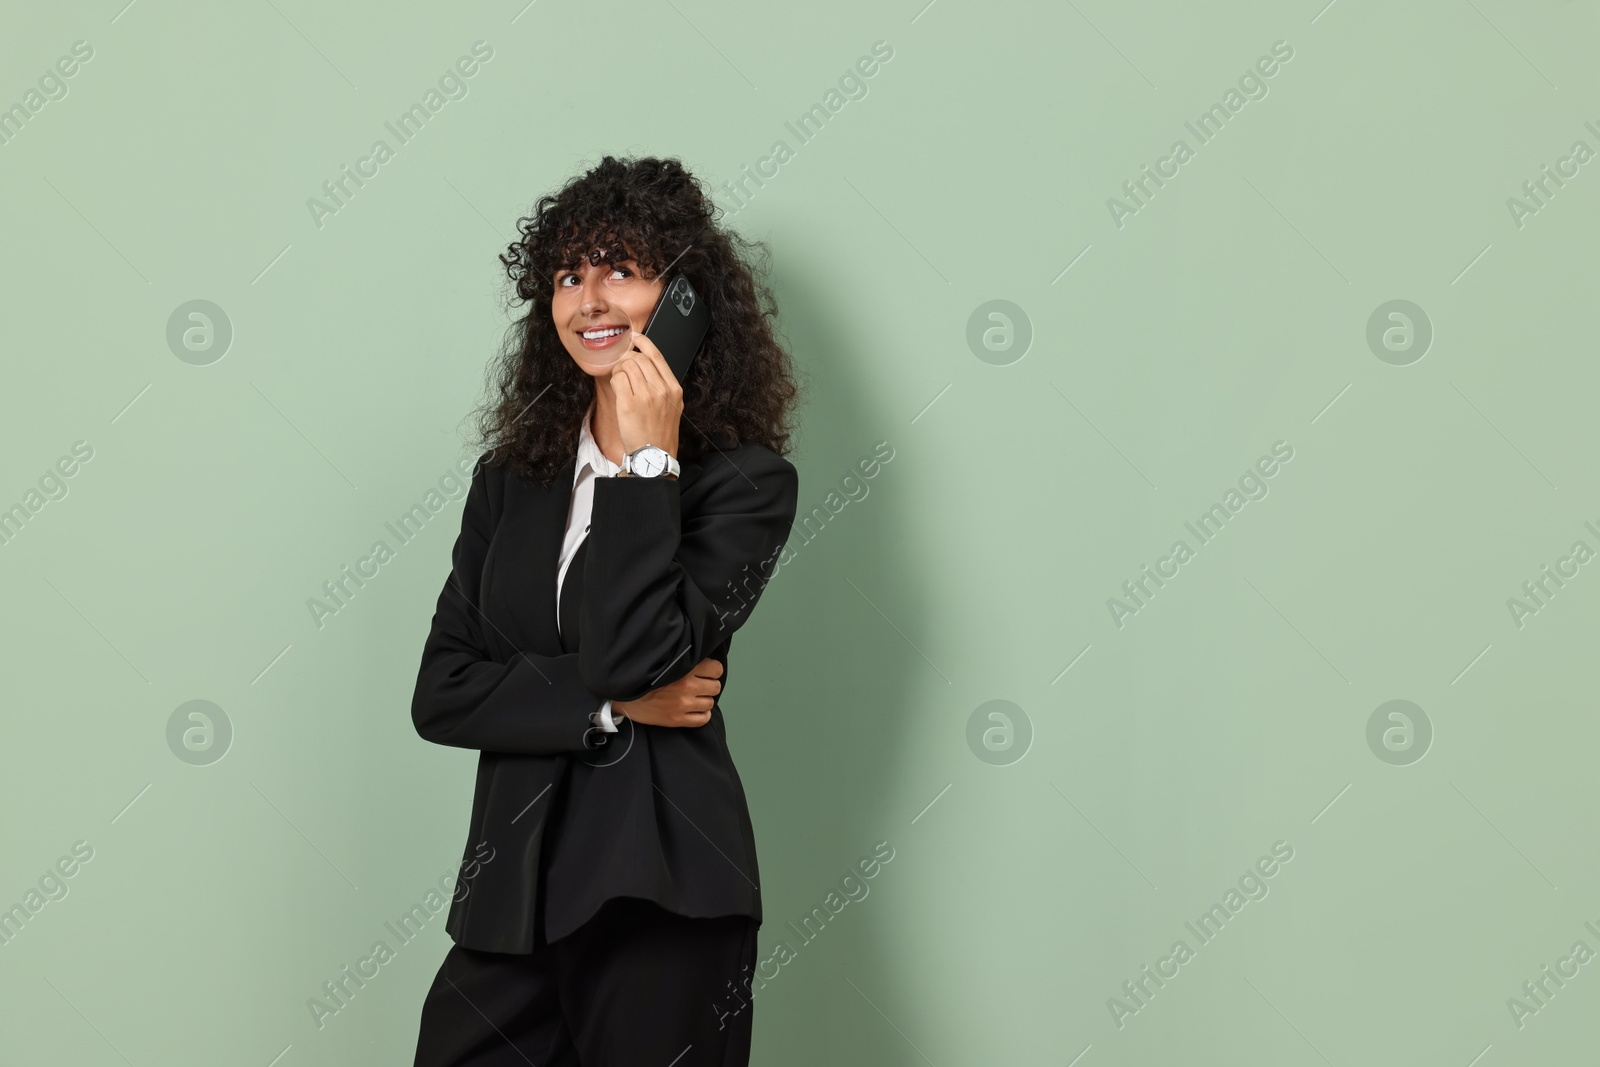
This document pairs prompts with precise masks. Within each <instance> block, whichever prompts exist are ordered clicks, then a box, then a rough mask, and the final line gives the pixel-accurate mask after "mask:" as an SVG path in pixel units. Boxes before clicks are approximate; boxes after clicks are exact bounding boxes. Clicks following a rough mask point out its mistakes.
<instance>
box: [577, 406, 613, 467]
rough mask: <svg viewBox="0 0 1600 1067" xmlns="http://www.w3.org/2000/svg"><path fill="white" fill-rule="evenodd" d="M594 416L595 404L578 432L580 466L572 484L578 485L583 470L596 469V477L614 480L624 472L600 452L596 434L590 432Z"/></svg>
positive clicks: (586, 414) (585, 415) (585, 416)
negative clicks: (585, 468)
mask: <svg viewBox="0 0 1600 1067" xmlns="http://www.w3.org/2000/svg"><path fill="white" fill-rule="evenodd" d="M593 416H594V404H593V403H591V404H590V405H589V410H588V411H587V412H586V413H585V414H584V416H583V426H582V428H581V429H579V430H578V465H577V468H576V469H575V470H574V471H573V474H572V484H574V485H576V484H578V479H579V478H580V477H582V476H583V468H584V467H586V466H588V467H592V468H594V473H595V475H596V476H598V477H601V478H612V477H615V476H616V475H617V473H618V472H619V471H621V470H622V468H621V467H619V466H618V465H617V464H615V463H613V462H611V460H609V459H607V458H606V454H605V453H604V452H602V451H600V446H599V445H597V444H595V440H594V434H592V433H591V432H590V431H589V420H590V419H591V418H592V417H593Z"/></svg>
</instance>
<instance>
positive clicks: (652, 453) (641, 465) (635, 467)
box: [622, 445, 679, 478]
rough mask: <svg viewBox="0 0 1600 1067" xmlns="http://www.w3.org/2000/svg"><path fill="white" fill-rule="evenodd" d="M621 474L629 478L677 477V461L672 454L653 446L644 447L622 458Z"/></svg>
mask: <svg viewBox="0 0 1600 1067" xmlns="http://www.w3.org/2000/svg"><path fill="white" fill-rule="evenodd" d="M622 473H623V474H626V475H627V476H629V477H630V478H663V477H665V476H667V475H669V474H670V475H672V476H673V477H674V478H676V477H678V474H679V469H678V461H677V460H676V459H674V458H673V457H672V453H670V452H668V451H667V450H666V449H664V448H658V447H657V446H655V445H644V446H643V447H641V448H636V449H634V450H633V451H632V452H628V453H625V454H624V455H623V457H622Z"/></svg>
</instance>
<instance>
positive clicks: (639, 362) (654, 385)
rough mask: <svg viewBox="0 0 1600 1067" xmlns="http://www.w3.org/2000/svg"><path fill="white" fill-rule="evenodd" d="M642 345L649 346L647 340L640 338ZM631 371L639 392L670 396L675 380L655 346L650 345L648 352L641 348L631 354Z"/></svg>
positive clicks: (670, 369)
mask: <svg viewBox="0 0 1600 1067" xmlns="http://www.w3.org/2000/svg"><path fill="white" fill-rule="evenodd" d="M640 340H641V341H643V344H650V342H649V341H648V340H644V338H643V337H642V335H641V338H640ZM632 355H633V359H632V364H633V366H632V369H633V371H634V372H635V373H636V374H637V375H638V382H637V384H638V385H639V386H640V388H641V390H642V391H643V392H645V393H649V394H658V395H661V396H670V395H671V394H672V389H673V386H675V385H676V384H677V381H678V380H677V379H676V378H674V377H673V376H672V368H670V367H668V366H667V361H666V358H665V357H663V356H662V355H661V351H660V350H659V349H657V348H656V346H655V345H650V349H649V351H645V350H644V349H643V347H642V346H641V348H640V350H639V351H638V352H635V353H632Z"/></svg>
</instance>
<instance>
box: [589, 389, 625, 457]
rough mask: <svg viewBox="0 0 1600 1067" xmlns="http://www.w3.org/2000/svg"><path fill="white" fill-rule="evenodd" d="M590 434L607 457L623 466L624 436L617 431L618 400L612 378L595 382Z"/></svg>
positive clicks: (590, 415) (590, 416)
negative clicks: (612, 387) (612, 385)
mask: <svg viewBox="0 0 1600 1067" xmlns="http://www.w3.org/2000/svg"><path fill="white" fill-rule="evenodd" d="M589 434H590V436H592V437H593V438H594V443H595V444H597V445H599V446H600V451H601V452H603V453H604V454H605V457H606V458H607V459H609V460H610V461H611V462H613V463H615V464H616V465H617V466H619V467H620V466H622V434H621V432H620V431H619V430H618V429H617V400H616V394H615V393H613V392H612V391H611V379H610V378H596V379H595V380H594V406H593V407H592V408H591V409H590V411H589Z"/></svg>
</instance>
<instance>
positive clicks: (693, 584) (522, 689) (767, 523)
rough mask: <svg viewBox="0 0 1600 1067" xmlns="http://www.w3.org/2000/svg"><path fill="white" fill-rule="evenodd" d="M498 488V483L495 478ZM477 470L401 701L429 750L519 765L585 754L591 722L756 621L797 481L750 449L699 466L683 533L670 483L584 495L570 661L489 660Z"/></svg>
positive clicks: (768, 456)
mask: <svg viewBox="0 0 1600 1067" xmlns="http://www.w3.org/2000/svg"><path fill="white" fill-rule="evenodd" d="M493 476H494V477H504V476H505V475H504V474H502V473H497V474H495V475H493ZM490 477H491V475H490V473H489V472H488V470H487V469H486V468H485V467H484V466H483V464H482V462H481V461H480V463H479V465H478V468H477V469H476V471H475V472H474V474H473V478H472V485H471V488H470V489H469V490H468V492H467V499H466V503H465V506H464V509H463V513H462V517H461V533H460V535H459V536H458V537H457V538H456V543H455V548H454V550H453V552H452V557H451V560H452V566H451V572H450V575H449V576H448V577H447V578H446V580H445V584H444V589H443V590H442V591H441V592H440V594H439V601H438V606H437V608H436V609H435V611H434V616H433V624H432V628H431V630H430V631H429V634H428V638H427V641H426V642H425V644H424V646H423V650H422V665H421V669H420V670H419V672H418V676H417V686H416V690H415V693H414V695H413V697H412V703H411V718H412V722H413V724H414V725H415V726H416V729H417V733H418V734H420V735H421V736H422V737H423V738H425V739H426V740H429V741H432V742H434V743H436V744H441V745H451V746H455V747H459V748H476V749H482V750H487V751H498V752H512V753H519V754H523V755H551V754H557V753H562V752H575V751H581V750H585V749H588V748H590V747H591V744H590V742H589V740H588V738H589V736H590V731H591V729H593V727H592V723H591V720H590V714H591V713H592V712H594V711H595V710H596V709H598V708H599V706H600V704H601V702H602V701H604V700H607V699H611V700H634V699H637V698H639V697H641V696H643V695H644V694H646V693H648V692H650V691H651V690H653V689H656V688H658V687H660V686H663V685H666V684H668V683H670V682H673V681H676V680H677V679H678V678H681V677H683V676H684V675H686V674H688V673H689V672H690V670H691V669H693V668H694V666H695V665H696V664H697V663H699V662H700V661H701V660H702V659H703V658H705V655H706V653H707V652H709V651H710V650H711V649H714V648H716V647H717V646H718V645H720V644H721V643H722V642H723V641H724V640H725V639H726V638H727V637H728V636H729V635H730V634H731V633H732V632H733V631H734V630H737V629H738V628H739V626H741V625H742V624H743V623H744V621H745V620H746V619H748V618H749V617H750V613H751V612H752V611H753V610H754V607H755V600H756V598H758V597H759V595H760V592H761V588H762V586H764V584H765V576H766V575H769V574H770V572H771V566H772V560H773V558H774V557H775V555H776V553H777V552H778V550H779V549H780V548H781V547H782V546H783V544H784V542H785V541H786V540H787V538H788V535H789V529H790V524H791V523H792V522H793V521H794V515H795V509H796V501H797V497H798V485H799V483H798V476H797V474H796V472H795V469H794V467H793V466H792V465H791V464H790V463H789V462H788V461H787V460H785V459H783V458H782V457H781V456H777V455H775V454H774V453H772V452H770V451H769V450H767V449H765V448H762V447H760V446H755V445H747V446H743V447H741V448H739V449H736V450H734V451H733V452H730V453H724V454H720V455H717V456H713V457H711V458H709V459H708V460H707V462H706V465H705V469H704V470H703V471H702V472H701V474H700V476H699V477H698V478H697V479H696V480H695V481H694V483H693V484H692V486H691V489H690V491H691V492H692V493H694V494H695V495H696V497H697V498H699V502H698V504H697V506H696V507H695V509H694V513H693V515H692V516H691V517H690V519H689V520H688V522H687V523H685V522H684V521H683V520H682V489H681V483H679V482H677V481H672V480H668V479H659V478H602V479H598V480H597V481H596V482H595V494H594V508H593V512H592V515H591V518H590V529H589V535H588V537H589V547H588V550H587V553H586V555H587V557H588V558H587V560H586V563H585V570H584V590H583V591H584V597H583V605H582V607H581V609H580V611H579V651H578V652H575V653H568V654H564V655H559V656H545V655H540V654H538V653H535V652H527V651H518V652H516V653H514V654H512V656H511V657H510V658H509V660H507V661H505V662H501V661H499V660H497V659H494V658H491V656H490V654H489V651H488V649H489V647H490V646H489V642H488V641H487V640H486V635H485V631H486V630H487V629H489V628H490V627H492V626H493V625H494V624H493V623H491V622H490V621H489V620H488V619H487V618H486V617H485V616H484V614H483V612H482V611H481V610H479V605H480V604H481V602H482V600H481V594H482V590H481V588H480V587H479V586H480V582H481V575H482V571H483V560H484V556H485V554H486V553H487V551H488V545H489V538H490V536H491V534H492V531H493V524H494V517H495V516H494V514H493V510H494V509H493V508H492V507H491V501H490V492H489V484H488V482H489V479H490Z"/></svg>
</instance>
